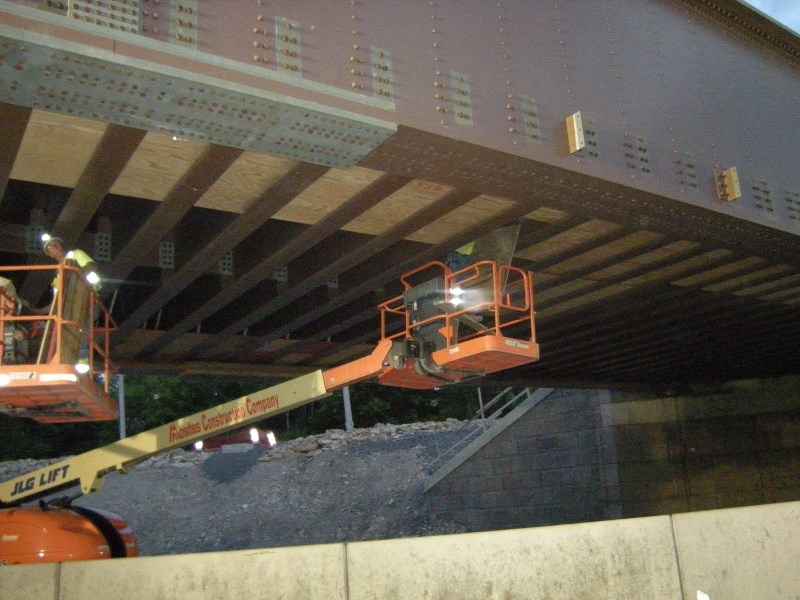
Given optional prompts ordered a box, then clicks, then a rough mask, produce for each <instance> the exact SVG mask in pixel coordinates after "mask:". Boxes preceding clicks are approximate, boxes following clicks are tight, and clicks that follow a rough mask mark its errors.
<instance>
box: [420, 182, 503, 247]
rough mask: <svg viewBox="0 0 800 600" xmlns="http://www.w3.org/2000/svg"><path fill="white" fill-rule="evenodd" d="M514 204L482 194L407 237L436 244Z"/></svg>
mask: <svg viewBox="0 0 800 600" xmlns="http://www.w3.org/2000/svg"><path fill="white" fill-rule="evenodd" d="M513 205H514V202H513V201H512V200H508V199H506V198H499V197H497V196H489V195H487V194H483V195H481V196H478V197H477V198H475V199H474V200H470V201H469V202H467V203H466V204H464V205H463V206H460V207H459V208H457V209H456V210H454V211H452V212H450V213H448V214H447V215H445V216H443V217H442V218H440V219H437V220H436V221H433V222H432V223H430V224H428V225H426V226H425V227H422V228H420V229H418V230H417V231H416V232H415V233H414V234H413V235H410V236H408V238H407V239H409V240H412V241H415V242H427V243H429V244H438V243H439V242H443V241H444V240H446V239H447V238H449V237H451V236H453V235H455V234H457V233H458V232H460V231H463V230H465V229H467V228H469V227H471V226H473V225H475V224H476V223H480V222H481V221H485V220H486V219H489V218H491V217H493V216H495V215H497V214H498V213H501V212H503V211H505V210H508V209H509V208H511V207H512V206H513Z"/></svg>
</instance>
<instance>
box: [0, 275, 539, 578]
mask: <svg viewBox="0 0 800 600" xmlns="http://www.w3.org/2000/svg"><path fill="white" fill-rule="evenodd" d="M401 282H402V284H403V290H404V291H403V293H402V294H401V295H400V296H398V297H397V298H393V299H392V300H389V301H387V302H385V303H384V304H382V305H381V306H380V310H381V339H380V341H379V342H378V343H377V345H376V347H375V349H374V350H373V352H372V353H371V354H370V355H368V356H366V357H363V358H360V359H357V360H354V361H352V362H349V363H347V364H344V365H341V366H339V367H335V368H332V369H328V370H325V371H314V372H312V373H309V374H307V375H303V376H301V377H298V378H296V379H292V380H290V381H287V382H284V383H281V384H279V385H276V386H273V387H270V388H267V389H265V390H262V391H260V392H256V393H254V394H251V395H248V396H244V397H242V398H239V399H237V400H232V401H230V402H227V403H224V404H221V405H219V406H215V407H213V408H209V409H207V410H204V411H200V412H198V413H195V414H193V415H190V416H188V417H184V418H181V419H178V420H176V421H173V422H172V423H167V424H166V425H162V426H160V427H156V428H154V429H151V430H149V431H145V432H143V433H140V434H137V435H134V436H131V437H128V438H126V439H123V440H120V441H118V442H114V443H113V444H109V445H107V446H104V447H102V448H98V449H97V450H92V451H90V452H86V453H84V454H80V455H78V456H75V457H73V458H69V459H66V460H63V461H61V462H58V463H55V464H52V465H49V466H47V467H45V468H43V469H39V470H37V471H34V472H31V473H28V474H25V475H22V476H19V477H15V478H14V479H11V480H9V481H6V482H3V483H0V505H2V506H4V507H6V508H4V509H3V510H0V565H11V564H33V563H45V562H62V561H70V560H90V559H99V558H117V557H125V556H128V557H130V556H137V555H138V548H137V546H136V540H135V538H134V536H133V534H132V532H131V531H130V527H129V526H128V524H127V523H126V522H125V521H124V520H123V519H122V518H121V517H119V516H118V515H114V514H111V513H105V512H102V511H96V510H94V509H88V508H86V507H81V506H74V505H73V504H72V501H73V500H74V499H76V498H78V497H80V496H82V495H84V494H90V493H93V492H97V491H99V490H100V489H101V488H102V484H103V481H104V478H105V477H106V475H108V474H109V473H111V472H113V471H119V472H126V471H128V470H129V469H130V468H131V467H133V466H135V465H136V464H138V463H140V462H142V461H143V460H145V459H146V458H148V457H150V456H153V455H156V454H159V453H161V452H165V451H167V450H170V449H172V448H176V447H180V446H185V445H187V444H191V443H193V442H195V441H198V440H201V439H203V438H205V437H211V436H213V435H217V434H220V433H224V432H226V431H229V430H231V429H235V428H238V427H241V426H243V425H246V424H248V423H251V422H255V421H258V420H261V419H264V418H267V417H272V416H274V415H277V414H280V413H283V412H285V411H288V410H291V409H294V408H297V407H298V406H302V405H303V404H306V403H309V402H313V401H315V400H318V399H320V398H323V397H325V396H328V395H330V393H331V392H333V391H335V390H338V389H340V388H343V387H344V386H347V385H351V384H354V383H356V382H359V381H364V380H368V379H377V381H378V382H379V383H382V384H384V385H392V386H399V387H407V388H415V389H430V388H436V387H441V386H442V385H445V384H452V383H458V382H463V381H465V380H469V379H474V378H477V377H481V376H483V375H486V374H487V373H491V372H495V371H500V370H503V369H508V368H512V367H516V366H519V365H522V364H526V363H531V362H535V361H537V360H538V359H539V347H538V345H537V344H536V336H535V329H534V310H533V276H532V274H531V273H529V272H525V271H522V270H520V269H516V268H513V267H509V266H499V265H498V264H497V263H496V262H492V261H482V262H478V263H476V264H474V265H471V266H469V267H467V268H465V269H462V270H459V271H456V272H452V271H451V270H450V269H449V268H448V267H447V266H446V265H444V264H443V263H439V262H434V263H429V264H427V265H425V266H423V267H421V268H419V269H417V270H415V271H412V272H410V273H407V274H406V275H405V276H403V278H402V279H401ZM61 289H63V288H61ZM57 318H58V317H57ZM106 319H107V321H106V323H107V325H108V323H109V319H108V317H107V318H106ZM71 324H72V325H73V326H76V323H75V322H74V321H73V322H72V323H71ZM391 332H393V333H391ZM105 356H106V363H105V364H106V369H107V368H108V367H107V365H108V362H107V354H106V355H105ZM62 366H63V365H62ZM26 368H28V369H29V370H30V372H31V373H32V374H33V375H34V377H38V375H39V374H40V373H42V372H48V371H46V369H48V368H51V367H49V366H48V365H42V366H36V365H30V366H27V367H26ZM39 369H42V370H39ZM4 372H5V371H4ZM58 372H65V371H58ZM107 373H108V371H106V374H107ZM32 378H33V377H32ZM106 379H107V378H106ZM11 381H14V380H13V379H10V380H9V382H7V383H6V385H10V384H11ZM36 385H40V384H36ZM59 385H63V386H65V387H66V386H71V388H70V390H71V391H69V392H66V391H65V392H64V394H63V396H70V394H80V393H83V392H81V389H83V388H82V387H81V384H80V382H79V381H73V380H69V381H64V380H59ZM19 387H22V386H19ZM78 388H80V389H78ZM36 389H37V394H39V393H40V392H39V390H38V388H36ZM18 395H20V396H24V395H25V394H24V392H22V391H20V392H18ZM14 397H16V396H14ZM38 398H40V396H37V402H39V403H41V400H40V399H38ZM29 406H30V405H29ZM36 406H37V408H38V407H39V406H41V404H37V405H36ZM73 487H79V488H80V489H79V491H78V492H76V493H74V494H73V495H71V496H63V497H56V496H54V495H55V494H57V493H59V492H62V491H64V490H66V489H69V488H73ZM35 500H38V501H39V503H38V504H34V505H32V506H30V505H29V506H23V504H24V503H29V502H32V501H35Z"/></svg>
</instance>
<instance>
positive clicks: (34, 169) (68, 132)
mask: <svg viewBox="0 0 800 600" xmlns="http://www.w3.org/2000/svg"><path fill="white" fill-rule="evenodd" d="M106 128H107V125H106V124H105V123H97V122H95V121H86V120H84V119H78V118H76V117H69V116H66V115H60V114H56V113H48V112H44V111H41V110H34V111H33V112H32V113H31V118H30V120H29V121H28V127H27V128H26V130H25V135H24V137H23V138H22V144H20V148H19V152H18V153H17V159H16V161H15V162H14V167H13V168H12V169H11V179H19V180H20V181H33V182H36V183H44V184H47V185H56V186H60V187H66V188H74V187H75V186H76V185H77V183H78V179H79V178H80V176H81V174H82V173H83V171H84V169H85V168H86V164H87V163H88V162H89V159H90V158H91V157H92V154H93V153H94V151H95V148H97V145H98V144H99V143H100V140H101V139H102V137H103V134H104V133H105V131H106Z"/></svg>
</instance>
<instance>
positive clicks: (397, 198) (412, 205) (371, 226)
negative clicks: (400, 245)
mask: <svg viewBox="0 0 800 600" xmlns="http://www.w3.org/2000/svg"><path fill="white" fill-rule="evenodd" d="M452 190H453V188H451V187H450V186H447V185H440V184H437V183H431V182H429V181H422V180H420V179H415V180H413V181H411V182H409V183H408V184H407V185H405V186H403V187H402V188H401V189H399V190H397V191H396V192H395V193H394V194H392V195H391V196H389V197H388V198H386V199H385V200H384V201H382V202H381V203H380V204H378V205H377V206H374V207H373V208H371V209H370V210H368V211H366V212H365V213H364V214H362V215H360V216H359V217H358V218H356V219H353V220H352V221H351V222H350V223H348V224H347V225H346V226H345V227H343V228H342V229H345V230H347V231H353V232H356V233H366V234H370V235H380V234H381V233H383V232H384V231H386V230H387V229H389V228H391V227H393V226H394V225H396V224H397V223H399V222H400V221H402V220H403V219H406V218H408V217H410V216H411V215H413V214H414V213H416V212H418V211H420V210H422V209H423V208H425V207H426V206H428V205H429V204H430V203H431V202H434V201H435V200H438V199H439V198H441V197H442V196H444V195H445V194H448V193H449V192H451V191H452Z"/></svg>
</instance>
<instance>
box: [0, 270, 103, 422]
mask: <svg viewBox="0 0 800 600" xmlns="http://www.w3.org/2000/svg"><path fill="white" fill-rule="evenodd" d="M40 274H43V275H44V276H49V275H50V274H53V286H52V287H53V296H52V302H51V304H50V310H49V313H48V314H39V312H38V311H37V309H34V308H33V306H32V305H31V304H30V303H29V302H28V301H26V300H24V299H22V298H19V297H15V296H12V295H11V293H10V292H9V290H7V289H5V288H0V329H2V331H3V338H2V339H3V352H2V355H1V356H0V409H3V410H5V412H10V413H11V414H18V415H20V416H30V417H32V418H37V417H44V418H37V420H40V421H43V422H65V421H68V420H95V419H103V420H105V419H108V418H114V413H115V411H116V408H115V407H113V403H112V402H111V401H110V399H109V398H108V392H109V385H110V375H111V373H112V372H113V370H114V369H113V365H112V362H111V334H112V332H113V331H114V330H115V329H116V323H115V322H114V320H113V318H112V317H111V315H110V313H109V311H108V310H107V309H106V307H105V306H104V305H103V303H102V302H101V301H100V299H99V298H98V296H97V293H96V292H95V290H94V289H93V288H92V286H91V285H90V284H89V283H88V282H87V281H86V279H85V278H84V276H83V274H82V272H81V270H80V269H79V268H78V267H76V266H74V265H73V264H71V261H67V263H66V264H63V265H61V264H60V265H31V266H25V267H0V277H4V278H5V279H8V280H11V281H12V282H14V281H17V282H22V281H23V280H25V278H26V277H40V276H41V275H40ZM70 384H77V385H74V386H72V387H74V388H75V390H74V392H75V393H72V392H71V391H70V389H69V388H70ZM59 386H61V387H60V389H58V390H57V391H56V388H57V387H59ZM23 388H24V391H23ZM15 390H16V392H15ZM73 396H74V397H73ZM95 405H102V409H101V410H100V411H99V413H98V412H97V411H96V410H95V409H96V406H95ZM72 413H74V414H72ZM62 417H63V418H62Z"/></svg>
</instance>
